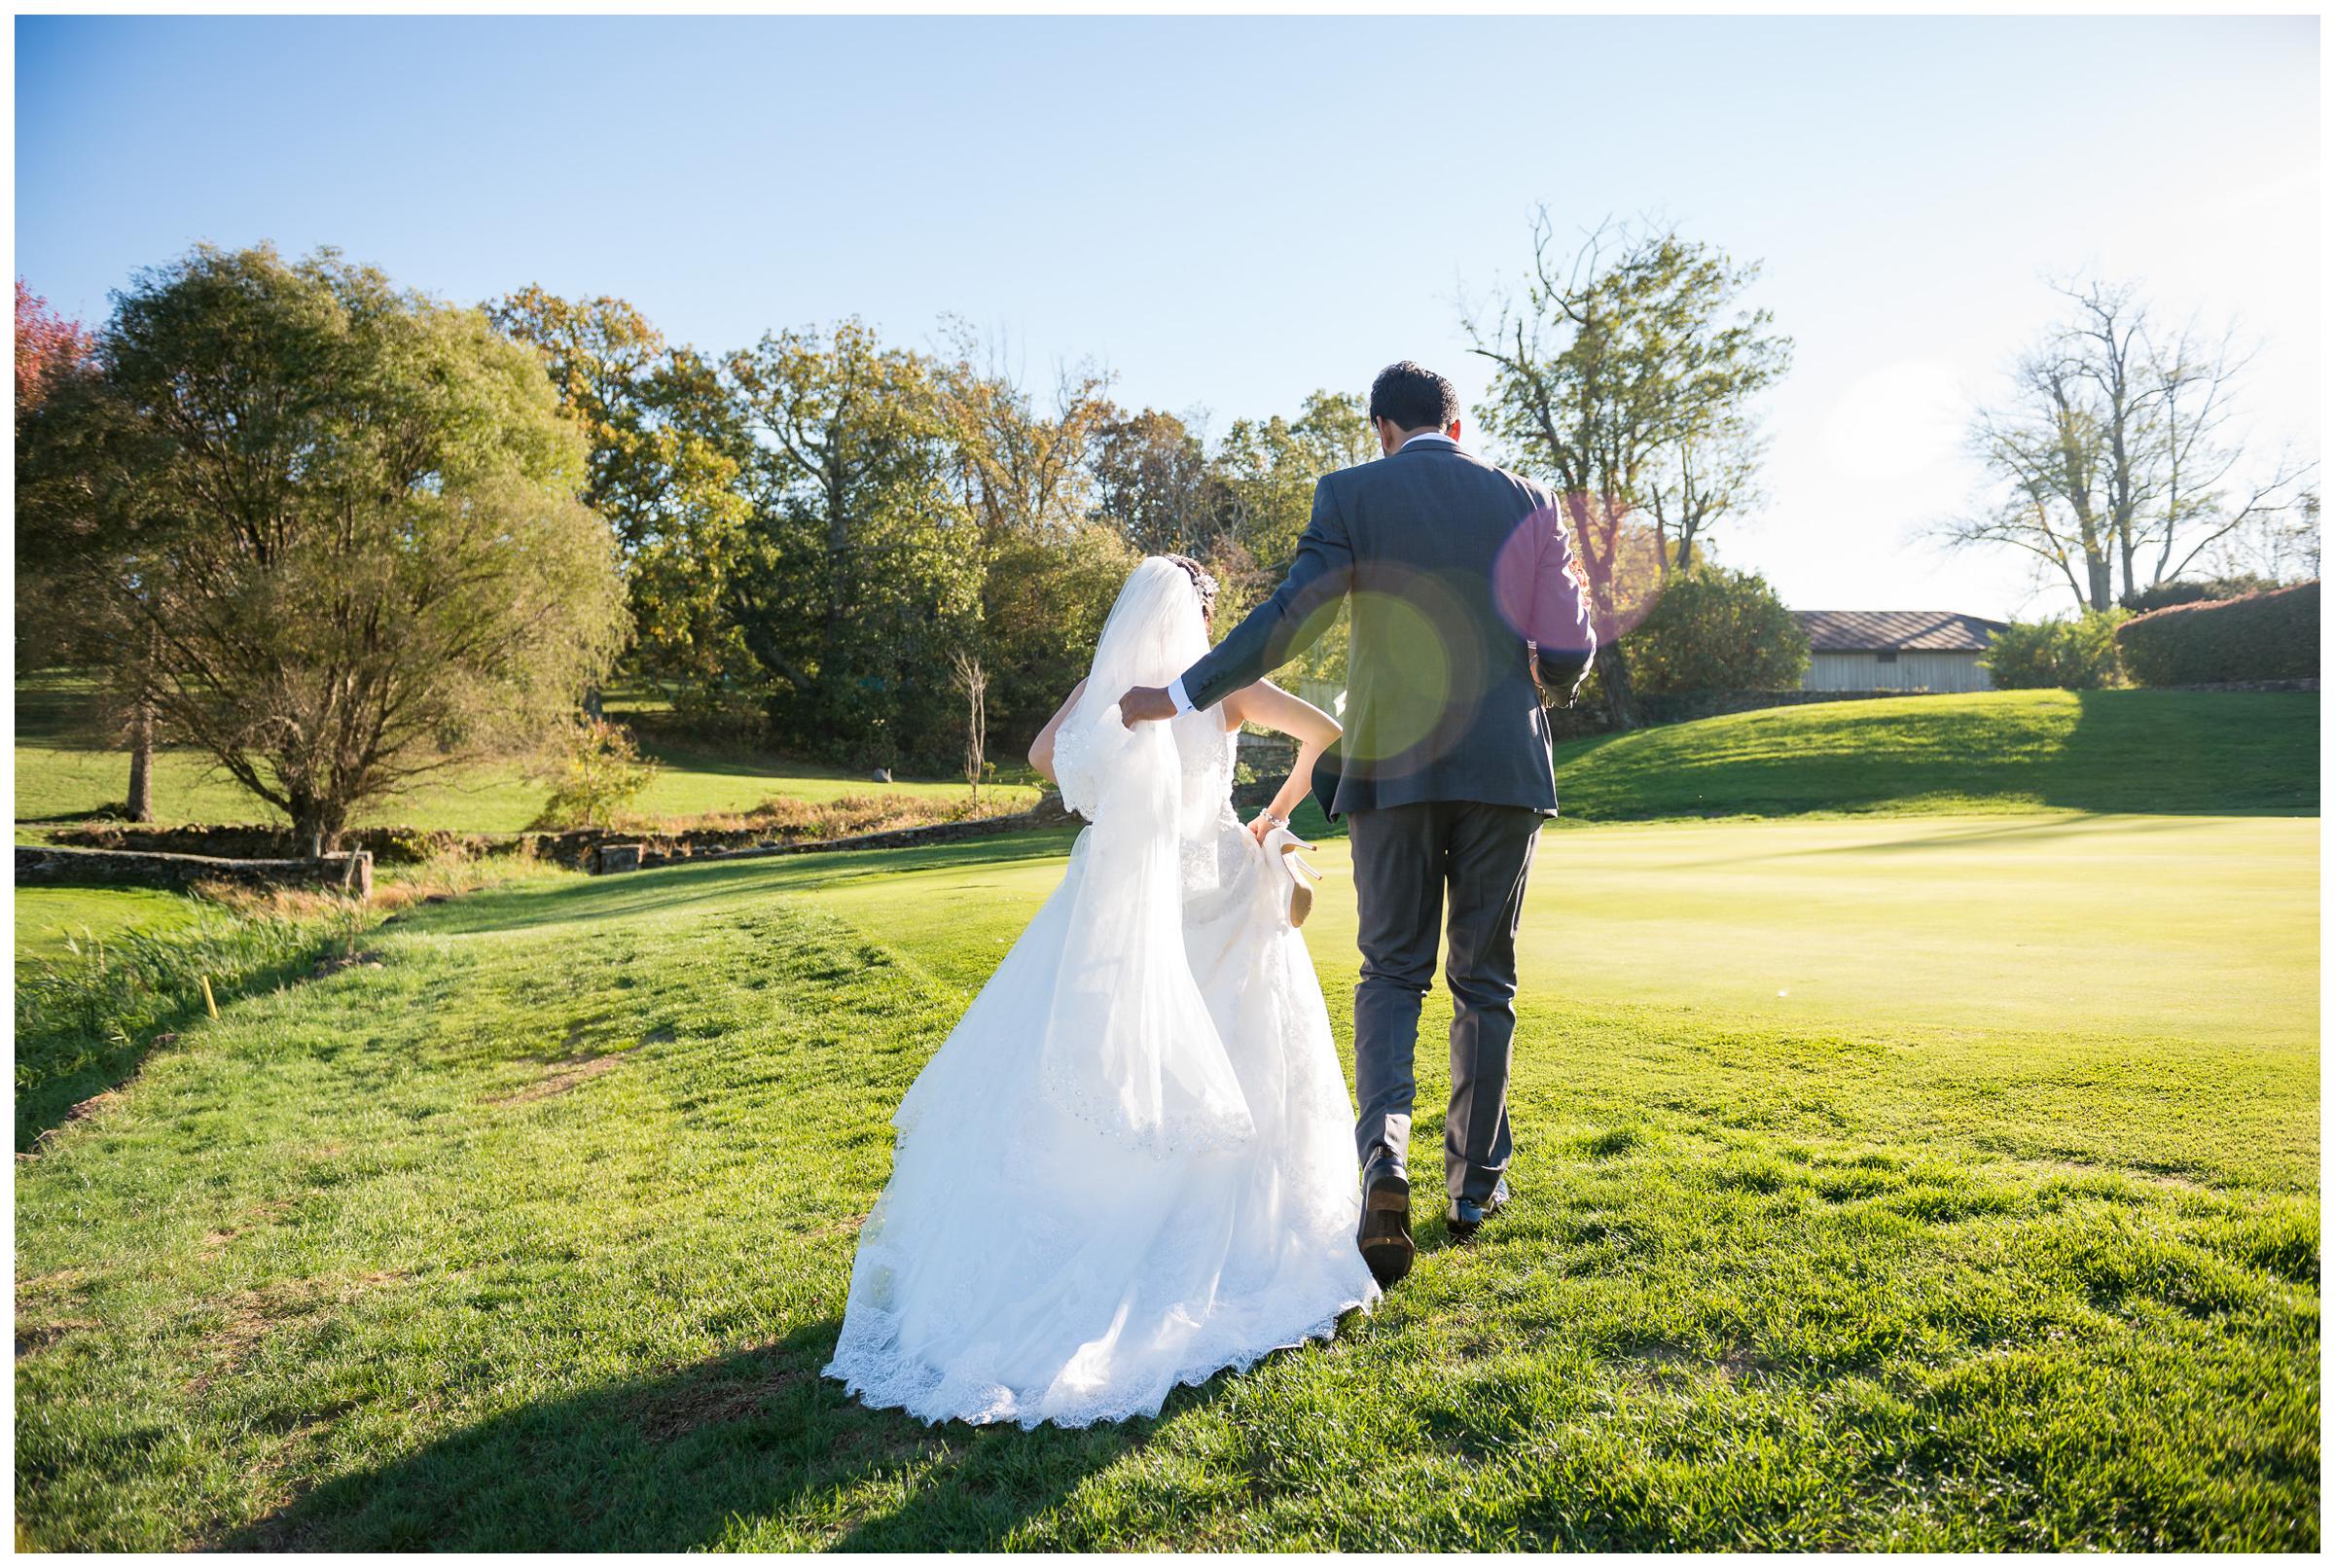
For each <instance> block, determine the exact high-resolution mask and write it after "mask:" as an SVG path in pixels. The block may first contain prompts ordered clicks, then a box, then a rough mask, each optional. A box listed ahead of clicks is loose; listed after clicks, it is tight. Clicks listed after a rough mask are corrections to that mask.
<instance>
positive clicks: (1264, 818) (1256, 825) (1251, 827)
mask: <svg viewBox="0 0 2335 1568" xmlns="http://www.w3.org/2000/svg"><path fill="white" fill-rule="evenodd" d="M1287 826H1289V824H1288V823H1286V822H1284V821H1282V820H1281V819H1280V818H1279V817H1276V816H1275V815H1274V814H1273V812H1272V811H1271V810H1264V811H1259V812H1258V813H1257V814H1256V815H1255V816H1254V817H1251V818H1250V819H1249V823H1248V836H1249V837H1251V838H1254V839H1255V840H1256V841H1257V847H1259V848H1260V849H1261V848H1263V847H1264V845H1265V836H1266V835H1267V834H1269V833H1271V832H1273V830H1274V829H1275V828H1286V827H1287Z"/></svg>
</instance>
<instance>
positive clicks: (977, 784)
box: [949, 648, 989, 805]
mask: <svg viewBox="0 0 2335 1568" xmlns="http://www.w3.org/2000/svg"><path fill="white" fill-rule="evenodd" d="M949 667H950V674H951V677H952V679H953V680H954V681H955V683H956V689H957V691H959V692H960V693H962V694H963V695H964V698H965V783H966V784H967V785H969V786H970V787H971V788H972V791H973V803H974V804H975V805H979V804H980V803H981V775H982V772H983V769H984V765H985V764H986V762H987V760H988V759H987V756H986V753H987V752H988V743H989V720H988V713H987V712H986V711H985V710H984V707H983V698H984V697H985V696H986V695H988V690H989V672H988V670H986V669H984V668H983V667H982V663H981V656H980V655H979V654H976V653H974V652H973V651H972V650H971V649H969V648H959V649H958V650H956V652H955V653H953V654H952V655H950V656H949Z"/></svg>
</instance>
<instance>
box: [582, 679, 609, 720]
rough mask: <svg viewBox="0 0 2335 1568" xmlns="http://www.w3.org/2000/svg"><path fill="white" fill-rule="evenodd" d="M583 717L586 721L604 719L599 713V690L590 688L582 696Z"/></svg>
mask: <svg viewBox="0 0 2335 1568" xmlns="http://www.w3.org/2000/svg"><path fill="white" fill-rule="evenodd" d="M584 717H586V718H587V719H599V718H602V717H604V715H603V714H602V713H601V712H600V689H599V688H598V687H596V686H594V687H592V688H590V689H589V690H587V691H586V692H585V694H584Z"/></svg>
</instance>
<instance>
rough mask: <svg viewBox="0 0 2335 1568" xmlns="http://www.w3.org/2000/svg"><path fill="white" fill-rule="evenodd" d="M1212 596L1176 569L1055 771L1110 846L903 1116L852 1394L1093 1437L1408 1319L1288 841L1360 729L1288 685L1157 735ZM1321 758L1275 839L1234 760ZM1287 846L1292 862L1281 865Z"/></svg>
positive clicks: (1086, 846) (1180, 561)
mask: <svg viewBox="0 0 2335 1568" xmlns="http://www.w3.org/2000/svg"><path fill="white" fill-rule="evenodd" d="M1215 588H1216V585H1215V581H1214V579H1212V578H1210V577H1209V576H1208V575H1207V574H1206V573H1205V572H1204V571H1203V570H1202V568H1201V567H1200V566H1199V564H1198V563H1197V562H1194V561H1191V560H1187V559H1185V558H1184V557H1182V556H1172V555H1170V556H1160V555H1155V556H1151V557H1149V558H1147V559H1145V560H1144V561H1143V563H1142V564H1141V565H1139V566H1137V567H1136V568H1135V570H1134V572H1133V574H1132V576H1130V577H1129V579H1128V581H1127V585H1126V587H1125V588H1123V589H1121V591H1120V594H1119V599H1118V602H1117V603H1116V604H1115V605H1114V606H1113V607H1112V610H1111V614H1110V619H1109V621H1108V622H1107V623H1105V624H1104V626H1103V631H1102V638H1101V641H1100V642H1099V644H1098V645H1097V646H1096V653H1095V661H1094V665H1093V667H1092V669H1091V670H1090V672H1089V674H1088V677H1087V679H1086V680H1085V681H1083V682H1081V683H1080V684H1079V686H1078V688H1077V689H1076V690H1074V691H1072V692H1071V694H1070V695H1069V696H1068V698H1066V699H1065V700H1064V701H1063V703H1062V706H1061V708H1060V711H1059V712H1057V713H1056V714H1055V715H1054V717H1053V718H1052V719H1050V720H1049V721H1048V722H1047V724H1046V728H1045V729H1044V730H1043V731H1040V732H1039V735H1038V739H1037V743H1036V745H1035V746H1034V747H1033V748H1032V749H1031V754H1030V761H1031V763H1032V764H1033V765H1034V766H1036V767H1037V768H1038V770H1039V771H1040V772H1041V773H1044V774H1046V776H1048V777H1049V778H1052V779H1054V780H1055V781H1056V782H1058V783H1059V784H1060V786H1061V791H1062V801H1063V802H1064V803H1065V804H1066V805H1068V806H1069V807H1070V808H1071V809H1072V810H1074V811H1076V812H1078V813H1079V814H1080V815H1082V816H1084V817H1086V818H1087V819H1088V821H1089V823H1090V824H1091V825H1090V826H1089V827H1088V828H1086V829H1085V830H1084V831H1083V832H1081V833H1080V834H1079V836H1078V840H1077V842H1076V844H1075V845H1074V846H1073V847H1072V849H1071V851H1070V863H1069V866H1068V869H1067V870H1066V871H1065V872H1064V873H1063V876H1062V881H1061V885H1060V887H1058V888H1057V889H1056V890H1055V892H1054V894H1053V896H1052V897H1050V898H1049V899H1048V900H1047V901H1046V904H1045V905H1044V907H1043V908H1041V909H1039V910H1038V912H1037V914H1036V915H1035V916H1034V917H1032V919H1031V920H1030V923H1029V925H1028V927H1027V929H1025V930H1024V932H1023V934H1022V936H1021V938H1020V940H1019V941H1017V942H1016V943H1015V944H1014V946H1013V949H1012V950H1011V951H1010V952H1008V953H1007V954H1006V956H1005V960H1004V962H1003V963H1001V964H1000V965H999V966H998V968H997V971H996V973H995V974H994V975H992V976H991V977H990V978H989V981H988V984H987V985H986V986H984V987H983V988H982V991H981V994H980V995H979V996H977V997H976V998H974V1001H973V1004H972V1006H971V1007H970V1008H968V1009H967V1010H966V1012H965V1016H964V1017H963V1018H962V1019H961V1020H960V1021H959V1022H958V1024H957V1026H956V1029H955V1030H954V1032H953V1033H952V1034H951V1035H950V1036H949V1039H948V1040H947V1042H946V1043H944V1044H943V1045H942V1047H941V1049H940V1051H938V1052H937V1053H936V1054H935V1055H934V1056H933V1058H932V1060H931V1061H930V1062H928V1063H926V1064H925V1067H924V1070H923V1072H922V1073H920V1074H919V1075H918V1076H917V1078H916V1082H915V1083H914V1084H913V1085H911V1086H910V1087H909V1090H908V1093H907V1094H906V1096H905V1097H903V1099H902V1100H901V1102H900V1107H899V1109H898V1110H897V1111H896V1112H895V1113H894V1114H893V1117H892V1125H893V1127H894V1128H895V1129H897V1136H896V1140H895V1143H894V1147H893V1154H892V1176H891V1182H890V1184H889V1185H888V1186H887V1187H886V1188H885V1189H884V1192H883V1195H882V1196H881V1197H880V1198H879V1199H878V1200H877V1203H876V1207H875V1210H874V1212H873V1213H871V1214H870V1215H869V1217H868V1220H867V1223H866V1225H865V1226H864V1227H863V1228H862V1229H861V1230H860V1238H859V1255H858V1258H857V1260H856V1261H855V1262H854V1264H853V1265H852V1270H851V1289H850V1294H849V1297H848V1300H847V1301H846V1303H845V1307H844V1326H843V1334H842V1337H841V1339H840V1341H839V1342H838V1344H837V1346H836V1352H835V1359H834V1360H833V1361H832V1362H831V1363H830V1364H829V1365H828V1366H827V1368H826V1373H827V1375H829V1376H831V1377H839V1378H842V1379H843V1380H844V1383H845V1385H846V1386H847V1387H848V1388H849V1389H850V1390H851V1391H853V1392H855V1393H857V1394H858V1395H860V1397H861V1398H862V1399H863V1400H864V1401H865V1402H866V1403H867V1404H869V1405H871V1406H878V1407H891V1406H896V1407H898V1408H902V1409H905V1410H907V1411H908V1412H910V1413H911V1414H913V1415H916V1416H919V1417H921V1418H922V1419H924V1420H925V1421H928V1422H931V1421H943V1420H948V1419H951V1418H952V1417H953V1418H957V1419H962V1420H966V1421H974V1422H986V1421H1019V1422H1020V1423H1021V1424H1022V1425H1023V1426H1024V1427H1034V1426H1036V1425H1037V1424H1038V1423H1039V1422H1041V1421H1054V1422H1057V1423H1059V1424H1060V1425H1062V1426H1085V1425H1088V1424H1089V1423H1091V1422H1095V1421H1111V1420H1119V1419H1122V1418H1124V1417H1127V1416H1133V1415H1156V1414H1157V1413H1159V1409H1160V1406H1161V1403H1162V1401H1164V1400H1165V1399H1166V1398H1167V1395H1168V1394H1169V1393H1170V1392H1171V1391H1172V1390H1173V1389H1174V1388H1175V1387H1176V1385H1177V1384H1179V1383H1199V1382H1203V1381H1205V1380H1206V1379H1207V1378H1208V1376H1209V1375H1210V1374H1212V1373H1214V1372H1218V1371H1220V1370H1222V1369H1224V1368H1227V1367H1232V1368H1245V1367H1247V1366H1248V1365H1250V1364H1251V1363H1253V1362H1255V1361H1256V1360H1257V1359H1259V1358H1260V1357H1262V1356H1264V1355H1266V1354H1267V1353H1268V1352H1270V1351H1273V1350H1275V1349H1278V1348H1281V1347H1284V1346H1289V1345H1296V1344H1300V1343H1303V1342H1304V1341H1305V1340H1307V1339H1309V1338H1314V1337H1327V1336H1330V1335H1331V1334H1333V1333H1334V1332H1335V1331H1336V1328H1337V1324H1338V1319H1339V1317H1340V1316H1341V1315H1342V1314H1343V1313H1345V1312H1347V1310H1349V1309H1351V1308H1354V1307H1367V1306H1369V1305H1370V1304H1371V1303H1372V1302H1374V1301H1376V1300H1377V1298H1378V1295H1379V1290H1378V1285H1377V1283H1376V1282H1375V1281H1374V1280H1373V1279H1372V1277H1371V1274H1370V1270H1369V1268H1368V1267H1367V1266H1366V1265H1364V1263H1363V1261H1362V1258H1361V1255H1360V1253H1358V1252H1357V1251H1356V1250H1355V1246H1354V1231H1355V1226H1356V1222H1357V1220H1358V1219H1359V1217H1360V1199H1359V1195H1358V1191H1357V1182H1356V1176H1355V1169H1354V1153H1353V1144H1352V1141H1351V1139H1350V1138H1349V1136H1348V1128H1349V1124H1350V1123H1351V1121H1352V1114H1353V1112H1352V1105H1351V1103H1350V1101H1349V1100H1348V1099H1347V1092H1346V1081H1345V1078H1344V1076H1343V1074H1342V1073H1341V1072H1340V1070H1339V1066H1338V1058H1337V1054H1336V1051H1335V1049H1334V1047H1333V1046H1332V1044H1331V1040H1330V1023H1329V1015H1328V1012H1327V1011H1326V1009H1325V1008H1324V1007H1323V1005H1322V999H1321V988H1320V985H1319V983H1318V982H1317V981H1316V980H1314V978H1313V969H1312V964H1311V961H1310V959H1309V958H1308V955H1307V952H1306V946H1305V942H1304V939H1303V938H1302V937H1300V936H1299V935H1298V933H1297V931H1296V930H1295V929H1294V927H1293V926H1292V924H1291V921H1290V916H1291V913H1292V912H1293V909H1292V905H1293V902H1294V903H1295V904H1296V906H1297V907H1296V909H1295V910H1294V912H1295V913H1296V914H1297V915H1298V916H1299V918H1300V919H1302V918H1303V915H1304V909H1305V905H1306V904H1307V903H1310V897H1308V898H1295V899H1293V895H1298V894H1306V895H1310V892H1311V890H1310V889H1307V888H1305V887H1303V885H1302V884H1301V883H1300V882H1299V880H1298V878H1297V875H1296V873H1295V871H1294V870H1293V869H1292V868H1291V867H1290V866H1289V864H1288V861H1287V858H1286V856H1285V851H1286V850H1287V849H1288V848H1290V847H1293V846H1295V847H1302V846H1297V845H1296V844H1295V840H1293V839H1290V838H1289V837H1288V836H1287V834H1286V832H1285V831H1284V830H1282V829H1280V828H1279V826H1278V823H1281V822H1285V821H1286V819H1287V816H1288V813H1289V810H1290V809H1291V808H1292V807H1294V806H1295V804H1296V803H1297V802H1298V801H1300V800H1301V799H1303V798H1304V791H1305V781H1306V779H1307V777H1308V774H1309V772H1310V768H1311V763H1312V762H1313V760H1314V759H1315V758H1317V757H1318V756H1319V755H1320V754H1321V752H1322V750H1323V749H1324V748H1325V747H1326V746H1327V745H1328V744H1329V743H1330V742H1331V741H1333V740H1334V739H1336V738H1337V735H1338V732H1339V731H1338V724H1337V721H1335V720H1334V719H1332V718H1330V716H1329V715H1327V714H1325V713H1323V712H1322V711H1321V710H1320V709H1318V708H1315V707H1312V706H1311V705H1310V704H1308V703H1306V702H1303V701H1301V700H1299V699H1298V698H1297V697H1295V696H1292V695H1289V694H1288V693H1286V692H1283V691H1281V690H1279V689H1278V688H1276V687H1275V686H1273V685H1271V684H1270V683H1266V682H1260V683H1258V684H1257V685H1255V686H1252V687H1249V688H1247V689H1246V690H1245V691H1242V692H1239V693H1237V694H1235V695H1233V696H1231V697H1228V698H1226V699H1225V701H1224V702H1223V703H1222V704H1221V705H1220V706H1218V707H1215V708H1208V709H1203V710H1201V711H1199V712H1197V713H1192V714H1188V715H1185V716H1183V717H1180V718H1178V719H1176V720H1175V721H1173V723H1171V724H1165V725H1158V724H1146V725H1140V726H1136V727H1134V728H1132V729H1130V728H1129V727H1128V726H1126V725H1124V724H1122V723H1121V721H1120V715H1119V708H1118V704H1117V702H1116V700H1115V697H1116V695H1117V694H1119V693H1122V692H1125V691H1127V690H1128V688H1130V687H1131V686H1143V685H1154V686H1164V685H1166V684H1167V682H1168V681H1169V680H1170V679H1171V678H1172V677H1173V676H1174V675H1175V674H1176V673H1177V672H1179V671H1181V670H1182V669H1183V668H1184V667H1185V666H1186V665H1188V664H1189V663H1191V662H1192V660H1193V659H1196V658H1198V657H1199V656H1200V655H1201V654H1203V653H1204V652H1206V650H1207V638H1208V629H1207V628H1208V617H1209V614H1210V612H1211V610H1212V608H1213V603H1214V596H1215ZM1244 720H1245V721H1251V722H1255V723H1258V724H1260V725H1264V726H1267V727H1270V728H1273V729H1275V730H1279V731H1283V732H1284V733H1287V734H1289V735H1291V736H1293V737H1295V738H1296V739H1297V740H1298V741H1299V743H1300V748H1301V749H1300V752H1299V758H1298V766H1297V767H1296V768H1295V769H1294V770H1293V771H1292V772H1291V774H1290V776H1289V780H1288V782H1287V783H1285V784H1283V785H1282V787H1281V790H1280V793H1279V794H1278V795H1277V796H1276V797H1275V801H1274V803H1273V806H1272V807H1271V808H1270V811H1269V815H1268V817H1264V818H1260V819H1259V820H1258V822H1257V823H1256V824H1252V825H1251V827H1249V828H1243V827H1242V826H1241V825H1240V822H1239V818H1238V817H1237V816H1235V815H1234V813H1233V807H1232V802H1231V796H1230V792H1231V787H1232V776H1233V749H1234V742H1233V737H1234V732H1235V731H1237V730H1238V729H1239V725H1240V724H1241V723H1242V722H1243V721H1244ZM1269 845H1270V847H1269Z"/></svg>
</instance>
